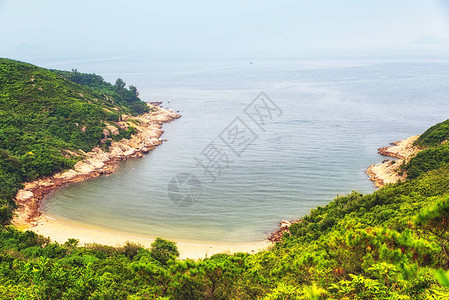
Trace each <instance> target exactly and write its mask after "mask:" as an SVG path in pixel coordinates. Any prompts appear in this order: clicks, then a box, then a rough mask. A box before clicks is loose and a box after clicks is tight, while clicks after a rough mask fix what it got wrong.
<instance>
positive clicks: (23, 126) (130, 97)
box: [0, 59, 148, 223]
mask: <svg viewBox="0 0 449 300" xmlns="http://www.w3.org/2000/svg"><path fill="white" fill-rule="evenodd" d="M64 76H65V77H64ZM83 78H85V79H89V78H94V79H95V82H96V85H93V84H91V82H92V80H86V82H81V79H83ZM77 80H78V81H80V83H83V84H84V85H82V84H79V83H76V81H77ZM147 110H148V108H147V107H146V105H145V103H144V102H143V101H141V100H140V99H139V98H138V97H137V91H136V90H134V91H131V90H127V89H126V88H125V87H124V86H120V87H115V86H113V85H111V84H109V83H106V82H104V81H103V79H102V78H101V77H100V76H97V75H90V74H81V73H79V72H77V71H74V72H61V71H51V70H47V69H43V68H39V67H37V66H33V65H31V64H27V63H22V62H18V61H13V60H10V59H0V158H1V159H0V223H6V222H8V220H9V219H10V217H11V210H12V209H13V207H14V203H13V200H12V199H13V197H14V195H15V194H16V192H17V190H18V189H19V188H20V186H21V183H22V182H23V181H25V180H32V179H35V178H38V177H40V176H44V175H50V174H52V173H54V172H57V171H61V170H64V169H68V168H71V167H73V165H74V163H75V162H76V161H77V160H79V159H80V158H81V157H82V154H83V152H87V151H90V150H91V149H92V148H93V147H95V146H96V145H98V144H102V145H104V147H107V146H108V144H110V141H111V137H109V138H106V137H105V134H104V133H105V132H104V130H105V129H106V127H107V125H108V123H113V122H116V121H119V120H120V118H121V115H122V114H137V113H140V112H144V111H147ZM119 131H120V132H119V134H117V135H115V136H114V137H113V138H114V139H120V138H123V137H129V136H130V135H131V133H132V132H133V130H132V128H129V129H119Z"/></svg>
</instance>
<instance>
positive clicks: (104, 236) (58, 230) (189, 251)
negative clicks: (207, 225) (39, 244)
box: [30, 214, 272, 259]
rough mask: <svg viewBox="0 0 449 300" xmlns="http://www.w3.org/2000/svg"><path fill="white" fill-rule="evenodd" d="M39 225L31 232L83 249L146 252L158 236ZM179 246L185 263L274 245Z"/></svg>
mask: <svg viewBox="0 0 449 300" xmlns="http://www.w3.org/2000/svg"><path fill="white" fill-rule="evenodd" d="M36 223H37V224H36V226H34V227H32V228H31V229H30V230H32V231H33V232H35V233H37V234H40V235H43V236H45V237H47V236H49V237H50V238H51V240H52V241H56V242H58V243H64V242H66V241H67V239H68V238H75V239H78V240H79V245H80V246H81V245H85V244H94V243H95V244H102V245H108V246H113V247H118V246H123V245H124V244H125V243H126V242H133V243H136V244H139V245H142V246H143V247H145V248H150V247H151V243H153V242H154V240H155V238H156V236H143V235H139V234H132V233H126V232H119V231H115V230H112V229H106V228H101V227H96V226H94V225H88V224H84V223H80V222H77V221H72V220H60V219H56V218H53V217H51V216H48V215H46V214H42V215H41V216H39V218H37V220H36ZM175 242H176V245H177V246H178V250H179V252H180V258H181V259H187V258H189V259H201V258H205V257H210V256H212V255H214V254H217V253H234V252H246V253H255V252H259V251H261V250H264V249H267V248H268V247H269V246H270V245H272V244H271V243H270V242H269V241H267V240H263V241H257V242H239V243H219V242H210V243H208V242H198V241H188V240H176V241H175Z"/></svg>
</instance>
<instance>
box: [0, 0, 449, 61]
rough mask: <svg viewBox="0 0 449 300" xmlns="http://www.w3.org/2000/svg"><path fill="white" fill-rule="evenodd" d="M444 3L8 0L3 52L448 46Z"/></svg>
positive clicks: (2, 19)
mask: <svg viewBox="0 0 449 300" xmlns="http://www.w3.org/2000/svg"><path fill="white" fill-rule="evenodd" d="M447 2H448V1H443V0H394V1H392V0H371V1H368V0H317V1H311V0H308V1H302V0H292V1H287V0H286V1H283V0H276V1H275V0H272V1H266V0H257V1H256V0H246V1H245V0H238V1H237V0H227V1H220V2H218V1H212V0H208V1H206V0H189V1H181V0H176V1H175V0H166V1H148V0H128V1H116V0H107V1H103V0H89V1H85V0H77V1H63V0H41V1H36V0H0V56H9V57H11V56H12V57H13V56H14V55H15V54H28V53H37V54H53V53H55V52H57V53H61V54H70V55H72V54H80V55H86V54H95V55H97V54H98V55H103V54H130V53H146V54H151V55H154V56H155V57H158V56H170V55H188V56H192V55H193V56H199V57H202V56H206V57H222V56H245V57H251V56H280V55H292V54H295V53H304V52H311V53H314V52H326V53H332V52H341V51H352V52H358V51H385V50H387V51H429V50H433V51H434V50H440V51H443V50H449V5H445V4H446V3H447Z"/></svg>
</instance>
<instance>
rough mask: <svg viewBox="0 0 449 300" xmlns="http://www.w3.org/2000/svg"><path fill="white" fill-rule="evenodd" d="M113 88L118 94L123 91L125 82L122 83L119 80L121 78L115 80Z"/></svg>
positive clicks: (121, 80)
mask: <svg viewBox="0 0 449 300" xmlns="http://www.w3.org/2000/svg"><path fill="white" fill-rule="evenodd" d="M114 86H115V89H116V91H117V92H120V91H122V90H124V89H125V86H126V82H124V81H123V79H121V78H117V80H116V81H115V85H114Z"/></svg>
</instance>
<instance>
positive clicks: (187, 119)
mask: <svg viewBox="0 0 449 300" xmlns="http://www.w3.org/2000/svg"><path fill="white" fill-rule="evenodd" d="M252 62H253V64H250V60H247V59H234V60H233V59H227V60H218V59H217V60H212V59H211V60H193V59H191V60H181V59H176V60H170V61H168V60H165V61H155V60H151V59H148V58H145V57H138V56H135V57H125V58H110V59H102V60H95V59H50V60H42V61H34V63H36V64H40V65H41V66H44V67H50V68H58V69H68V70H70V69H71V68H77V69H78V70H80V71H82V72H95V73H97V74H101V75H102V76H103V77H104V78H105V79H107V80H109V81H115V79H116V78H117V77H121V78H123V79H124V80H125V81H126V82H127V83H129V84H133V85H136V86H137V87H138V89H139V90H140V94H141V97H142V98H143V99H144V100H147V101H158V100H160V101H164V106H165V107H170V108H173V109H174V110H179V111H180V113H181V114H182V118H181V119H179V120H177V121H175V122H172V123H169V124H166V125H164V130H165V131H166V132H165V133H164V135H163V138H164V139H167V140H168V141H167V142H165V143H164V144H163V145H161V146H159V147H158V148H157V149H156V150H155V151H153V152H152V153H150V154H149V155H147V156H145V157H144V158H141V159H134V160H130V161H127V162H124V163H121V164H120V168H119V170H118V172H116V173H114V174H113V175H111V176H108V177H100V178H97V179H93V180H89V181H86V182H82V183H78V184H74V185H71V186H68V187H65V188H63V189H61V190H60V191H58V192H57V193H55V194H53V195H52V196H51V197H50V198H49V199H48V201H47V202H45V205H44V207H43V211H45V212H46V213H47V214H49V215H52V216H53V217H55V218H63V219H69V220H74V221H78V222H83V223H87V224H90V225H94V226H98V227H103V228H108V229H113V230H120V231H126V232H130V233H134V234H139V235H149V236H161V237H164V238H168V239H174V240H191V241H216V242H219V241H220V242H248V241H257V240H262V239H263V238H264V237H266V236H267V234H268V233H269V232H270V231H272V230H273V229H275V228H276V227H277V224H278V223H279V222H280V221H281V220H283V219H297V218H299V217H301V216H303V215H305V214H307V213H308V212H309V211H310V210H311V209H313V208H315V207H316V206H324V205H326V204H327V203H328V202H329V201H331V200H332V199H333V198H334V197H335V196H336V195H337V194H340V195H341V194H347V193H349V192H351V190H357V191H359V192H362V193H369V192H372V191H373V190H374V188H373V185H372V183H371V182H370V181H369V180H368V177H367V175H366V174H365V173H364V171H365V169H366V168H367V167H368V166H369V165H371V164H373V163H377V162H379V161H381V160H382V159H383V158H382V157H381V156H379V155H378V154H377V148H379V147H381V146H385V145H388V144H389V143H390V142H393V141H397V140H400V139H403V138H406V137H408V136H411V135H415V134H419V133H421V132H423V131H424V130H425V129H427V128H428V127H429V126H431V125H433V124H435V123H437V122H440V121H443V120H445V119H447V118H448V117H449V101H448V100H449V64H448V62H449V60H445V59H439V60H431V59H430V58H425V57H424V58H419V59H418V58H390V59H368V58H363V59H357V60H355V59H348V58H332V59H330V58H306V59H299V58H298V59H277V60H270V59H254V60H253V61H252ZM262 91H263V92H265V93H266V94H267V95H268V96H269V97H270V98H271V99H272V100H273V101H274V102H275V103H276V104H277V106H278V107H279V108H280V109H281V110H282V112H283V114H282V116H277V115H275V116H273V118H272V120H270V121H269V122H267V125H266V126H265V127H264V130H265V131H263V130H261V129H260V128H258V127H257V126H255V125H254V123H251V121H250V120H249V119H248V118H247V117H246V115H245V114H244V108H245V107H246V106H247V105H248V104H249V103H251V101H252V100H253V99H254V98H255V97H256V96H257V95H258V94H259V93H260V92H262ZM236 117H240V118H241V120H242V121H244V122H245V123H246V124H247V125H248V126H250V127H251V128H252V130H253V131H254V132H255V133H256V134H257V136H258V137H257V139H255V141H254V142H253V143H252V144H251V145H250V146H249V147H248V148H247V149H246V150H245V151H244V152H243V153H242V154H241V156H240V157H238V156H236V155H233V153H232V151H230V150H229V148H226V146H225V145H224V144H223V143H222V142H221V140H220V138H219V135H220V134H221V132H222V131H223V130H224V129H225V128H226V127H227V126H228V125H229V124H230V123H231V122H232V121H233V120H234V119H235V118H236ZM211 142H213V143H214V145H215V146H216V147H217V148H219V149H220V150H221V151H223V152H225V153H227V154H228V158H229V159H230V160H232V161H233V162H232V163H231V164H230V165H229V169H228V170H224V171H223V172H222V173H221V175H220V176H218V177H217V179H216V181H215V182H212V181H211V180H210V177H209V176H208V175H207V174H205V173H204V172H203V169H201V167H200V166H197V162H196V161H195V157H197V158H198V157H201V152H202V151H203V150H205V149H210V146H209V148H207V147H208V145H210V143H211ZM182 172H189V173H192V174H194V175H195V176H197V177H198V179H199V180H200V181H201V185H202V196H201V198H200V199H199V200H198V203H196V204H194V205H192V206H190V207H180V206H177V205H175V204H174V203H173V202H172V201H170V199H169V198H168V195H167V186H168V183H169V181H170V180H171V179H172V177H173V176H175V175H176V174H178V173H182Z"/></svg>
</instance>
